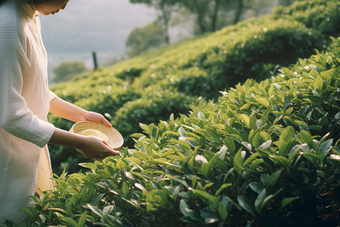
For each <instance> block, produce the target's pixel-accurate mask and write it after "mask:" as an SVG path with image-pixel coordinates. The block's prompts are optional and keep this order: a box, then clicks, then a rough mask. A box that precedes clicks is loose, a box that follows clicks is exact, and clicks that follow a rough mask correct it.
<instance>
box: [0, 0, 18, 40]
mask: <svg viewBox="0 0 340 227" xmlns="http://www.w3.org/2000/svg"><path fill="white" fill-rule="evenodd" d="M18 21H19V13H18V7H17V2H16V1H15V0H7V1H5V2H4V3H3V4H2V5H1V6H0V41H4V39H6V38H8V37H9V36H10V35H11V36H13V35H15V34H16V32H17V29H18V25H19V23H18Z"/></svg>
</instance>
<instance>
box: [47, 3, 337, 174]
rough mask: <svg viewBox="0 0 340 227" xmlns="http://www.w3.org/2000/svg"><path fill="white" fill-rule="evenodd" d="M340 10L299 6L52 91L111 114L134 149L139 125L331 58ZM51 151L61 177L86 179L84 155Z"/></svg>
mask: <svg viewBox="0 0 340 227" xmlns="http://www.w3.org/2000/svg"><path fill="white" fill-rule="evenodd" d="M339 4H340V1H339V0H332V1H331V0H327V1H324V0H323V1H320V0H313V1H298V2H296V3H294V4H293V5H292V6H290V7H287V8H278V9H277V10H276V11H275V12H274V13H273V14H271V15H267V16H264V17H262V18H252V19H248V20H245V21H243V22H240V23H238V24H237V25H234V26H229V27H226V28H224V29H221V30H220V31H217V32H215V33H211V34H205V35H203V36H201V37H196V38H193V39H189V40H185V41H183V42H180V43H177V44H174V45H170V46H166V47H163V48H160V49H158V50H155V51H151V52H148V53H145V54H144V55H141V56H140V57H136V58H132V59H130V60H127V61H124V62H120V63H117V64H116V65H115V66H113V67H112V68H106V69H100V70H98V71H96V72H92V73H85V74H82V75H79V76H77V77H76V78H74V79H73V80H72V81H69V82H67V83H62V84H57V85H53V86H51V89H52V90H53V91H54V92H55V93H56V94H57V95H58V96H59V97H61V98H63V99H65V100H67V101H70V102H71V103H74V104H76V105H79V106H81V107H83V108H85V109H87V110H91V111H96V112H99V113H101V114H105V116H107V118H108V119H109V120H110V121H111V123H112V124H113V126H114V127H115V128H116V129H117V130H118V131H121V132H123V133H124V137H125V144H127V145H128V146H129V147H130V148H132V147H131V146H132V145H133V143H134V142H133V140H132V139H131V138H130V135H131V134H133V133H135V132H138V128H139V127H138V124H139V123H144V124H149V123H152V122H158V120H164V119H166V118H167V117H168V116H169V114H170V113H174V114H175V115H176V116H178V115H179V114H180V113H182V114H187V113H188V110H189V109H190V108H189V103H190V101H191V100H196V99H197V98H198V97H200V96H201V97H204V98H205V99H207V100H217V99H218V98H219V97H220V95H221V94H220V91H225V90H227V89H229V88H230V87H234V86H235V85H236V84H237V83H239V82H244V81H245V80H247V79H248V78H253V79H254V80H256V81H258V82H259V81H261V80H263V79H266V78H269V77H270V76H272V75H275V74H276V73H277V72H278V69H280V67H282V66H288V65H290V64H293V63H295V62H296V61H297V59H298V58H305V57H309V56H310V55H312V54H314V53H315V49H317V50H319V51H322V50H324V49H325V48H326V46H327V45H328V44H329V43H330V38H329V35H333V36H334V37H337V36H338V34H339V33H340V29H339V24H340V18H339V15H340V13H339ZM158 90H160V91H166V90H169V91H173V92H174V96H173V98H172V97H171V96H170V95H166V94H164V95H163V96H164V102H168V103H173V104H172V105H169V107H171V109H169V107H168V106H167V105H166V104H164V103H162V102H161V100H160V99H159V97H158V95H155V94H156V93H157V91H158ZM154 91H155V92H154ZM148 93H149V94H148ZM179 97H183V102H180V99H179ZM150 103H152V104H150ZM156 104H157V105H156ZM133 108H141V109H142V110H141V111H139V110H134V109H133ZM134 111H137V112H138V111H139V112H140V114H135V113H134ZM124 114H126V115H125V116H124ZM157 114H159V115H157ZM49 119H50V121H51V123H53V124H55V125H56V126H57V127H61V128H64V129H69V128H70V127H71V124H72V123H71V122H68V121H66V120H61V119H60V118H56V117H55V116H50V117H49ZM50 150H51V154H52V155H51V156H52V160H53V163H52V164H53V169H54V171H55V172H56V173H58V174H60V173H61V171H62V169H63V168H64V167H67V168H68V170H69V171H71V172H78V170H79V169H78V166H77V165H76V163H78V162H80V161H82V160H84V159H83V158H82V157H81V155H80V154H77V153H74V151H72V149H69V148H65V147H57V146H51V147H50Z"/></svg>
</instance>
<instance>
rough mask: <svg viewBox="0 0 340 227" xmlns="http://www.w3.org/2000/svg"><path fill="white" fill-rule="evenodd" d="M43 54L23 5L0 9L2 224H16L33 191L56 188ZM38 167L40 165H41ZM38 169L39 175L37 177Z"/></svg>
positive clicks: (13, 1) (35, 21)
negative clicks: (49, 147) (51, 153)
mask: <svg viewBox="0 0 340 227" xmlns="http://www.w3.org/2000/svg"><path fill="white" fill-rule="evenodd" d="M55 97H56V96H55V95H54V94H53V93H52V92H50V90H49V88H48V78H47V55H46V51H45V48H44V45H43V43H42V40H41V32H40V21H39V15H38V14H37V13H35V12H34V11H33V9H32V8H31V6H30V5H29V4H26V3H19V1H17V0H7V1H5V2H4V3H3V4H2V5H0V223H1V221H3V220H11V221H14V223H16V224H18V223H19V222H21V221H22V220H23V219H24V218H25V215H24V214H23V213H21V212H17V211H18V210H19V209H23V208H26V207H27V206H29V202H30V201H31V199H30V198H29V196H30V195H33V194H34V192H35V191H36V187H37V188H40V189H41V190H42V191H43V190H48V189H52V190H53V189H54V187H53V182H52V180H50V178H51V164H50V157H49V153H48V148H47V145H46V144H47V142H48V141H49V140H50V138H51V136H52V134H53V132H54V126H53V125H52V124H50V123H48V122H47V114H48V112H49V103H50V101H51V100H52V99H53V98H55ZM39 163H40V164H39ZM38 170H39V174H38Z"/></svg>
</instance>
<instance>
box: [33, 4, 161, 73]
mask: <svg viewBox="0 0 340 227" xmlns="http://www.w3.org/2000/svg"><path fill="white" fill-rule="evenodd" d="M156 18H157V13H156V12H155V10H154V9H152V8H148V7H147V6H145V5H143V4H131V3H129V0H70V2H69V4H68V6H67V7H66V9H65V10H63V11H60V12H59V13H58V14H55V15H49V16H42V15H41V16H40V20H41V29H42V37H43V41H44V44H45V47H46V50H47V54H48V56H49V68H50V70H51V69H53V68H54V67H56V66H57V65H59V64H60V63H61V62H64V61H74V60H81V61H84V62H85V63H86V65H87V66H88V67H89V68H91V67H93V62H92V52H94V51H95V52H96V53H97V58H98V61H99V63H103V62H105V61H107V60H109V59H111V58H113V57H120V56H122V55H124V53H125V51H126V49H125V40H126V39H127V37H128V35H129V34H130V32H131V31H132V30H133V29H134V28H135V27H143V26H145V25H146V24H147V23H150V22H153V21H155V20H156Z"/></svg>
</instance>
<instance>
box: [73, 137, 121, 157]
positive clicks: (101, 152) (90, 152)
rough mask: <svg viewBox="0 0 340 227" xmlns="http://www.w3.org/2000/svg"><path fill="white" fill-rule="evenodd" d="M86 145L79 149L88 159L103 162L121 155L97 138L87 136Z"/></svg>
mask: <svg viewBox="0 0 340 227" xmlns="http://www.w3.org/2000/svg"><path fill="white" fill-rule="evenodd" d="M84 139H85V140H84V143H83V144H82V145H81V146H80V147H79V148H78V150H79V152H80V153H81V154H82V155H84V157H85V158H88V159H97V160H103V159H104V158H106V157H108V156H114V155H119V154H120V152H119V151H115V150H113V149H112V148H111V147H110V146H109V145H108V144H107V143H106V141H105V140H103V139H101V138H98V137H95V136H86V138H84Z"/></svg>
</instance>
